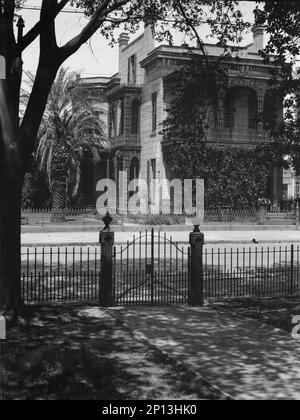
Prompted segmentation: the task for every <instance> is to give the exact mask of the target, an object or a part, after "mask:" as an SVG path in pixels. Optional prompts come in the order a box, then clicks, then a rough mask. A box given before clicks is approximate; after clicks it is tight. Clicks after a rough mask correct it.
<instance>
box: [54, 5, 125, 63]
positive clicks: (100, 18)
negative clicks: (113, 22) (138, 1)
mask: <svg viewBox="0 0 300 420" xmlns="http://www.w3.org/2000/svg"><path fill="white" fill-rule="evenodd" d="M128 1H129V0H118V1H115V2H114V4H113V5H112V6H110V7H108V5H109V3H110V0H103V2H102V5H101V6H99V7H98V9H97V10H96V12H95V13H94V15H93V17H92V18H91V20H90V21H89V23H88V24H87V25H86V26H85V28H83V30H82V31H81V32H80V34H79V35H77V36H76V37H74V38H73V39H71V40H70V41H69V42H67V44H65V45H64V46H63V47H61V48H60V60H61V62H63V61H65V60H66V59H67V58H68V57H70V56H71V55H72V54H74V53H75V52H76V51H78V49H79V48H80V47H81V46H82V45H83V44H84V43H85V42H87V41H88V40H89V39H90V38H91V36H93V35H94V33H95V32H96V31H97V30H98V29H99V28H100V26H101V24H103V23H104V22H105V21H106V20H107V16H108V15H109V14H110V13H112V12H114V11H116V10H117V9H119V8H120V7H122V6H124V5H125V4H127V3H128Z"/></svg>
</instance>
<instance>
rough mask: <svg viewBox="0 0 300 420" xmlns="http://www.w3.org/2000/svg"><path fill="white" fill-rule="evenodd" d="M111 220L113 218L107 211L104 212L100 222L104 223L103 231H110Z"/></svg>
mask: <svg viewBox="0 0 300 420" xmlns="http://www.w3.org/2000/svg"><path fill="white" fill-rule="evenodd" d="M112 221H113V218H112V217H111V215H110V214H109V212H107V213H106V215H105V216H104V217H103V219H102V222H103V223H104V232H110V225H111V223H112Z"/></svg>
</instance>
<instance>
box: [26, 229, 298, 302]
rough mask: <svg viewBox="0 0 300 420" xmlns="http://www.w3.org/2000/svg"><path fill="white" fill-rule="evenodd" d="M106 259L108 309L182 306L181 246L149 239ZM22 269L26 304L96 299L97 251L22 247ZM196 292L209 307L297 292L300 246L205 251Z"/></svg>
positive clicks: (186, 272)
mask: <svg viewBox="0 0 300 420" xmlns="http://www.w3.org/2000/svg"><path fill="white" fill-rule="evenodd" d="M148 235H149V236H148ZM152 235H153V234H152ZM112 260H113V290H114V301H115V304H117V305H132V304H134V305H138V304H140V305H143V304H154V305H155V304H156V305H161V304H186V303H188V297H189V288H190V274H191V273H190V249H189V245H188V244H185V245H180V246H179V245H178V244H177V243H174V242H172V241H171V240H169V239H168V238H167V237H166V235H160V234H156V235H153V236H151V234H150V233H149V234H146V235H140V236H138V237H136V238H134V240H133V242H128V244H127V245H126V246H121V245H117V246H116V247H114V248H113V255H112ZM21 269H22V279H21V280H22V294H23V298H24V300H25V302H26V303H51V302H99V301H100V298H101V296H100V293H101V292H100V291H101V248H100V246H96V247H64V248H61V247H58V248H51V247H41V248H27V249H23V250H22V255H21ZM199 281H200V279H199ZM203 289H204V296H205V299H206V300H208V301H210V300H222V299H230V298H241V297H258V298H263V297H272V296H281V295H293V294H298V293H299V292H300V247H299V246H296V245H291V246H279V247H278V246H277V247H257V246H254V245H253V246H251V247H249V248H235V249H233V248H226V247H225V248H218V249H216V248H211V249H210V248H208V247H206V246H205V247H204V249H203Z"/></svg>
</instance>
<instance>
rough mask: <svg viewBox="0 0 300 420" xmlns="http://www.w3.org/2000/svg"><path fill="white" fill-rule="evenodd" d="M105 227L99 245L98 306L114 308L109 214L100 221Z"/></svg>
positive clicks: (112, 242)
mask: <svg viewBox="0 0 300 420" xmlns="http://www.w3.org/2000/svg"><path fill="white" fill-rule="evenodd" d="M102 220H103V222H104V224H105V227H104V229H103V231H101V232H100V245H101V279H100V299H99V301H100V305H101V306H105V307H109V306H114V297H113V296H114V294H113V246H114V242H115V234H114V232H112V231H111V229H110V224H111V222H112V220H113V219H112V218H111V216H110V215H109V213H107V214H106V216H105V217H104V218H103V219H102Z"/></svg>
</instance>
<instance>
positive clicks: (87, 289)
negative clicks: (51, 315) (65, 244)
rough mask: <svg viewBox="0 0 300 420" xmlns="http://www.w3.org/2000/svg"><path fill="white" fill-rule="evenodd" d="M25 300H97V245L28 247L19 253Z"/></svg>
mask: <svg viewBox="0 0 300 420" xmlns="http://www.w3.org/2000/svg"><path fill="white" fill-rule="evenodd" d="M21 275H22V278H21V284H22V294H23V298H24V301H25V302H26V303H43V302H50V303H51V302H86V301H91V302H98V301H99V297H100V296H99V294H100V281H101V250H100V247H94V248H90V247H72V248H70V247H69V248H52V247H43V248H27V249H26V250H24V249H23V250H22V252H21Z"/></svg>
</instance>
